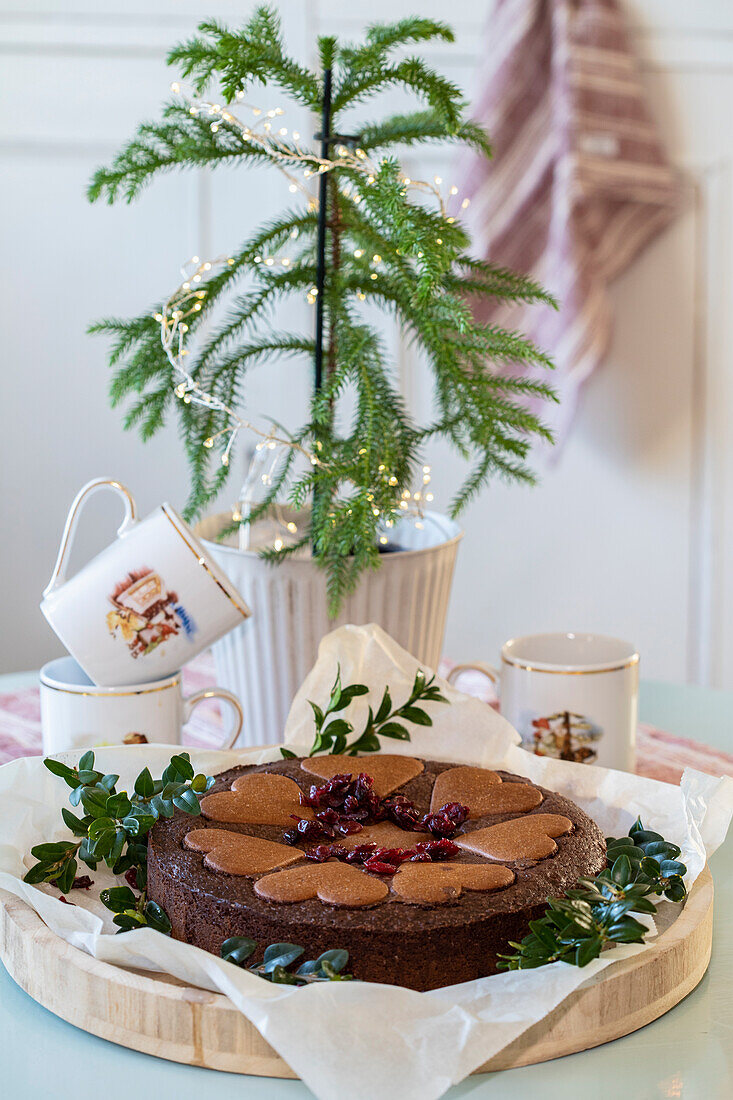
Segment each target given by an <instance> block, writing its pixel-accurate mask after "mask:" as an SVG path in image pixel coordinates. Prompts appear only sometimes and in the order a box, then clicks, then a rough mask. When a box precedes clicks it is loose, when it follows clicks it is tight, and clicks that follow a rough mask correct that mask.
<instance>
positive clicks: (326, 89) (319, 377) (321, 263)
mask: <svg viewBox="0 0 733 1100" xmlns="http://www.w3.org/2000/svg"><path fill="white" fill-rule="evenodd" d="M315 136H316V138H318V137H320V139H321V160H327V159H328V158H329V157H330V154H331V151H330V142H331V70H330V68H329V69H324V72H323V111H322V114H321V132H320V134H316V135H315ZM327 177H328V172H321V178H320V180H319V181H318V241H317V246H316V248H317V259H316V289H317V291H318V293H317V294H316V351H315V376H314V384H315V389H316V393H318V391H319V390H320V388H321V384H322V381H323V292H324V287H325V285H326V221H327V218H328V209H327V206H328V178H327Z"/></svg>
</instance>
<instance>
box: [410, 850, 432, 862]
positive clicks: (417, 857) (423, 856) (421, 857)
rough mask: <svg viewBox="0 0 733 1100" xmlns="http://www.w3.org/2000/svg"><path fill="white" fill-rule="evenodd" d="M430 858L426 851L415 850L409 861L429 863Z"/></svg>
mask: <svg viewBox="0 0 733 1100" xmlns="http://www.w3.org/2000/svg"><path fill="white" fill-rule="evenodd" d="M431 862H432V860H431V859H430V856H429V855H428V853H427V852H418V851H416V852H415V854H414V855H413V856H410V863H431Z"/></svg>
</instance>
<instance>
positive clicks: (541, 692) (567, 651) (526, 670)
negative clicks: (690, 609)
mask: <svg viewBox="0 0 733 1100" xmlns="http://www.w3.org/2000/svg"><path fill="white" fill-rule="evenodd" d="M469 670H476V671H478V672H482V673H483V674H484V675H485V676H487V677H488V678H489V679H490V680H491V681H492V683H493V684H494V685H495V686H496V688H497V689H498V694H499V705H500V709H501V713H502V715H503V716H504V717H505V718H506V719H507V720H508V721H509V722H510V723H511V724H512V725H513V726H514V728H515V729H516V730H517V732H518V733H519V735H520V737H521V738H522V747H523V748H525V749H528V750H529V751H530V752H533V753H535V754H536V755H538V756H551V757H556V758H558V759H560V760H572V761H575V762H576V763H577V762H579V763H593V764H601V765H602V766H603V767H606V768H618V769H620V770H622V771H633V770H634V762H635V748H636V720H637V708H638V698H639V654H638V653H637V652H636V650H635V649H634V647H633V646H632V645H630V644H629V643H628V642H623V641H620V640H619V639H618V638H608V637H605V636H604V635H601V634H582V633H565V634H530V635H526V636H525V637H522V638H513V639H511V640H510V641H508V642H506V643H505V644H504V645H503V646H502V650H501V672H499V671H498V670H497V669H495V668H494V667H493V666H492V665H487V664H485V663H484V662H482V661H471V662H468V663H466V664H460V665H456V667H455V668H453V669H451V671H450V674H449V676H448V682H449V683H451V684H452V683H455V681H456V680H457V678H458V677H459V676H460V675H461V673H462V672H466V671H469Z"/></svg>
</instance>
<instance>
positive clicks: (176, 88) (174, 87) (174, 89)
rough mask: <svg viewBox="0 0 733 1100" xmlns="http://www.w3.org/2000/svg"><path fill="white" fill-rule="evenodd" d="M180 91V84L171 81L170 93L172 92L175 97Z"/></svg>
mask: <svg viewBox="0 0 733 1100" xmlns="http://www.w3.org/2000/svg"><path fill="white" fill-rule="evenodd" d="M180 90H181V85H180V84H179V83H178V81H177V80H174V81H173V83H172V84H171V91H172V92H173V93H174V94H175V95H178V93H179V92H180Z"/></svg>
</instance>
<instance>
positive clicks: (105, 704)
mask: <svg viewBox="0 0 733 1100" xmlns="http://www.w3.org/2000/svg"><path fill="white" fill-rule="evenodd" d="M204 699H221V700H222V701H223V702H225V703H227V705H228V706H229V707H230V708H231V710H232V711H233V719H234V720H233V722H232V728H231V729H230V730H229V732H228V733H227V735H226V737H225V739H224V744H222V745H221V748H223V749H230V748H231V747H232V745H233V744H234V742H235V741H236V740H237V737H238V736H239V733H240V730H241V729H242V707H241V705H240V702H239V700H238V699H237V697H236V695H232V693H231V692H230V691H225V690H224V689H223V688H218V687H211V688H204V689H203V690H202V691H197V692H195V693H194V694H193V695H188V696H184V695H183V693H182V691H181V678H180V676H168V677H167V678H166V679H164V680H156V681H155V682H154V683H146V684H130V685H128V686H126V687H124V688H115V687H104V688H101V687H97V686H96V684H93V683H92V682H91V680H90V679H89V677H88V676H86V675H85V673H84V672H83V671H82V669H81V668H80V667H79V665H78V664H77V662H76V661H75V660H74V658H73V657H59V658H57V659H56V660H55V661H49V662H48V664H46V665H44V666H43V668H42V669H41V729H42V731H43V751H44V753H54V752H63V751H66V750H67V749H91V748H94V747H95V746H99V745H123V744H128V745H129V744H139V743H141V742H145V741H149V742H151V743H152V742H158V743H164V744H169V745H180V744H181V733H182V728H183V726H184V725H185V724H186V722H188V720H189V718H190V717H191V712H192V711H193V709H194V707H195V706H196V705H197V704H198V703H201V702H203V700H204Z"/></svg>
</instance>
